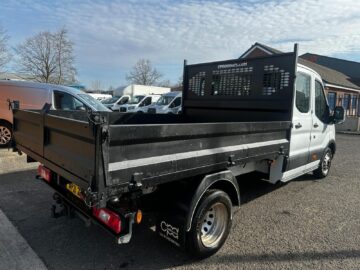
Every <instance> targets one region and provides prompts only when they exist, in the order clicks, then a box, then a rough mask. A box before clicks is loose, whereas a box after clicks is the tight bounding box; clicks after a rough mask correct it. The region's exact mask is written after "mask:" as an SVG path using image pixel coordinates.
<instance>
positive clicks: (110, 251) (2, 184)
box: [0, 170, 359, 269]
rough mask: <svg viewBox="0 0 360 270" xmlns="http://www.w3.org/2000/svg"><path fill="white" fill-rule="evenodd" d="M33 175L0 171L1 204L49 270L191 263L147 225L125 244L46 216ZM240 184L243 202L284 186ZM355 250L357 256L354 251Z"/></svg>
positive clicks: (48, 200)
mask: <svg viewBox="0 0 360 270" xmlns="http://www.w3.org/2000/svg"><path fill="white" fill-rule="evenodd" d="M34 176H35V171H34V170H28V171H21V172H15V173H8V174H3V175H0V208H1V209H2V210H3V211H4V212H5V214H6V215H7V216H8V218H9V219H10V220H11V221H12V222H13V223H14V224H15V226H16V227H17V228H18V230H19V231H20V233H21V234H22V236H23V237H24V238H25V239H26V240H27V241H28V243H29V244H30V246H31V247H32V248H33V249H34V250H35V252H36V253H37V254H38V255H39V257H40V258H41V259H42V260H43V261H44V263H45V264H46V265H47V266H48V267H49V268H50V269H81V268H83V269H121V268H127V267H129V268H146V269H159V268H168V267H174V266H179V265H187V264H190V263H191V262H192V259H191V258H189V256H187V255H186V254H185V253H183V252H181V251H179V250H177V249H175V248H174V247H173V246H172V245H171V244H169V243H167V242H165V241H164V240H162V239H160V238H159V237H157V235H156V234H155V233H154V232H153V231H152V230H150V229H149V226H150V225H149V224H150V223H145V224H142V225H141V226H138V227H135V231H134V236H133V239H132V241H131V242H130V243H129V244H126V245H117V244H116V243H115V241H114V239H113V237H112V236H110V235H109V234H108V233H107V232H105V231H104V230H102V229H101V228H100V227H96V226H91V227H89V228H87V227H85V226H84V223H83V222H82V221H81V220H79V219H76V218H75V219H67V218H64V217H62V218H59V219H53V218H51V217H50V208H51V205H52V204H53V201H52V193H53V192H52V190H51V189H50V188H49V187H48V186H46V185H45V184H44V183H42V182H41V181H40V180H35V179H34ZM311 177H312V176H311ZM311 177H308V176H303V177H302V180H301V181H308V180H313V178H311ZM239 185H240V190H241V197H242V203H247V202H249V201H252V200H254V199H256V198H259V197H261V196H262V195H265V194H267V193H269V192H271V191H273V190H276V189H278V188H281V187H282V186H283V184H279V185H272V184H269V183H266V182H264V181H261V180H257V179H256V178H254V177H245V178H243V179H241V180H240V181H239ZM350 253H351V254H353V253H354V252H350ZM344 254H345V253H344ZM355 254H356V256H358V254H359V252H357V253H355ZM303 255H304V254H302V255H301V254H300V255H296V254H295V255H294V254H280V255H276V256H275V257H274V256H273V255H266V254H265V255H262V256H258V255H251V254H248V255H243V256H236V255H228V257H227V258H226V259H227V260H229V261H235V260H236V261H257V260H263V261H266V260H269V261H271V260H273V258H276V260H278V259H281V258H283V259H284V260H285V259H287V258H288V259H289V260H291V259H297V256H299V258H300V256H303ZM345 255H346V254H345ZM307 256H312V255H311V254H308V255H307ZM322 256H331V254H327V255H326V254H324V255H322ZM336 256H340V255H336Z"/></svg>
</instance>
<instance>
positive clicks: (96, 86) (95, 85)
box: [90, 80, 102, 91]
mask: <svg viewBox="0 0 360 270" xmlns="http://www.w3.org/2000/svg"><path fill="white" fill-rule="evenodd" d="M90 88H91V90H94V91H100V90H101V88H102V85H101V81H100V80H95V81H92V82H91V84H90Z"/></svg>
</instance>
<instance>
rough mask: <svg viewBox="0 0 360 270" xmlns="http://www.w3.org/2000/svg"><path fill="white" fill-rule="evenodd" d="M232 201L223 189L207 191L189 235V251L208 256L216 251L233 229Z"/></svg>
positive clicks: (204, 256) (192, 253)
mask: <svg viewBox="0 0 360 270" xmlns="http://www.w3.org/2000/svg"><path fill="white" fill-rule="evenodd" d="M231 211H232V203H231V200H230V198H229V196H228V195H227V194H226V193H225V192H224V191H222V190H209V191H207V192H206V193H205V194H204V195H203V197H202V199H201V200H200V202H199V205H198V207H197V208H196V210H195V214H194V217H193V220H192V224H191V230H190V232H189V233H188V235H187V251H188V252H189V253H190V254H191V255H192V256H194V257H197V258H206V257H209V256H211V255H213V254H214V253H216V252H217V251H218V250H219V249H220V248H221V247H222V245H223V244H224V243H225V240H226V239H227V237H228V235H229V232H230V229H231Z"/></svg>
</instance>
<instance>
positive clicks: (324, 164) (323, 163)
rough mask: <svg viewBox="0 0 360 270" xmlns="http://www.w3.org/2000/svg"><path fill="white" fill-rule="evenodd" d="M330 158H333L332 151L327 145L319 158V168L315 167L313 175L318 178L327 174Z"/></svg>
mask: <svg viewBox="0 0 360 270" xmlns="http://www.w3.org/2000/svg"><path fill="white" fill-rule="evenodd" d="M332 158H333V153H332V151H331V149H330V148H329V147H327V148H326V149H325V151H324V154H323V156H322V158H321V160H320V165H319V168H317V169H316V170H315V171H314V175H315V176H316V177H317V178H319V179H321V178H325V177H326V176H327V175H328V174H329V172H330V168H331V161H332Z"/></svg>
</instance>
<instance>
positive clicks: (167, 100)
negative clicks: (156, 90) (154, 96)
mask: <svg viewBox="0 0 360 270" xmlns="http://www.w3.org/2000/svg"><path fill="white" fill-rule="evenodd" d="M174 98H175V96H161V97H160V98H159V100H158V101H157V102H156V105H160V106H165V105H169V104H170V102H171V101H172V100H174Z"/></svg>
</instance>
